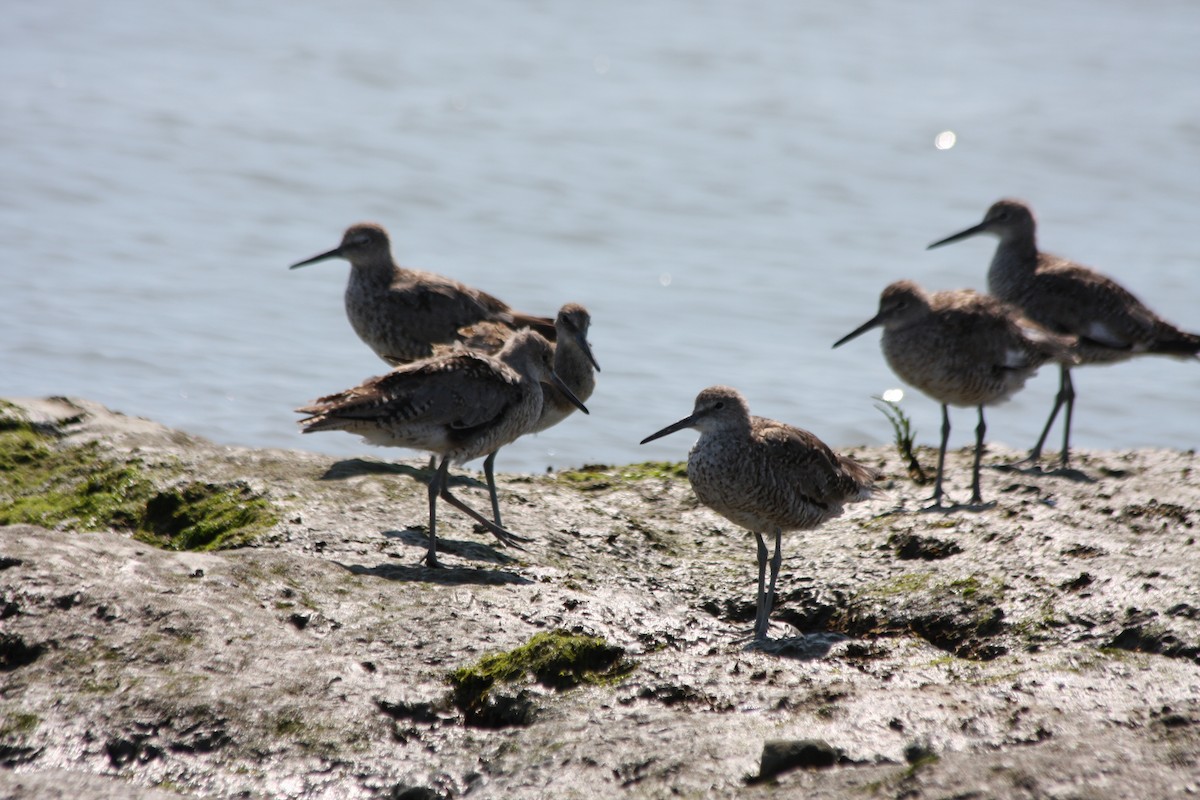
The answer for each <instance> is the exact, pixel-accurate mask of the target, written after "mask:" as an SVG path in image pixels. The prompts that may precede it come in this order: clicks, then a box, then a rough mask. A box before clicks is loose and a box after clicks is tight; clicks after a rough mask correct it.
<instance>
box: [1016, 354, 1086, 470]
mask: <svg viewBox="0 0 1200 800" xmlns="http://www.w3.org/2000/svg"><path fill="white" fill-rule="evenodd" d="M1058 370H1059V371H1058V394H1056V395H1055V396H1054V408H1052V409H1050V419H1048V420H1046V427H1044V428H1042V435H1041V436H1039V437H1038V440H1037V444H1035V445H1034V446H1033V449H1032V450H1030V451H1029V457H1028V458H1026V459H1025V460H1026V461H1030V462H1034V463H1036V462H1037V460H1038V459H1039V458H1041V457H1042V446H1043V445H1044V444H1046V436H1047V435H1049V433H1050V427H1051V426H1052V425H1054V420H1055V418H1056V417H1058V410H1059V409H1060V408H1062V405H1063V403H1065V402H1067V397H1068V396H1069V397H1070V398H1071V401H1072V403H1074V400H1075V388H1074V387H1073V386H1072V385H1071V369H1070V367H1067V366H1066V365H1065V364H1059V366H1058ZM1070 415H1071V406H1070V405H1068V406H1067V416H1068V418H1070ZM1070 430H1071V425H1070V423H1069V422H1068V423H1067V435H1068V436H1070ZM1064 453H1065V451H1064Z"/></svg>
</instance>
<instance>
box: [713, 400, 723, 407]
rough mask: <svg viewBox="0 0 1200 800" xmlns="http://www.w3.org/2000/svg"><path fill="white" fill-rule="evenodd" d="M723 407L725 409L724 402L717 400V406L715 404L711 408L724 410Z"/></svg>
mask: <svg viewBox="0 0 1200 800" xmlns="http://www.w3.org/2000/svg"><path fill="white" fill-rule="evenodd" d="M724 407H725V401H724V400H718V401H717V404H716V405H715V406H713V408H716V409H721V408H724Z"/></svg>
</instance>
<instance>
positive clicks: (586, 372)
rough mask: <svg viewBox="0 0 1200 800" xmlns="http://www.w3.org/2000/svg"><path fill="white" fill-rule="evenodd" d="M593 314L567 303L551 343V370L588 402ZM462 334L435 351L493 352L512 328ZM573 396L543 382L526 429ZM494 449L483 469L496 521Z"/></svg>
mask: <svg viewBox="0 0 1200 800" xmlns="http://www.w3.org/2000/svg"><path fill="white" fill-rule="evenodd" d="M591 322H592V318H591V315H590V314H588V310H587V309H586V308H584V307H583V306H582V305H580V304H579V303H567V304H566V305H564V306H563V307H562V308H561V309H559V311H558V316H557V317H556V318H555V320H554V329H555V333H556V336H555V338H556V341H557V344H555V346H554V372H555V374H557V375H558V377H559V378H561V379H562V382H563V383H565V384H566V385H567V388H569V389H570V390H571V392H572V393H573V394H574V396H575V398H577V399H578V400H582V401H584V402H587V400H588V398H589V397H591V396H592V392H593V391H594V390H595V388H596V373H597V372H599V371H600V365H599V364H598V363H597V362H596V358H595V356H593V355H592V347H591V345H590V344H588V340H587V333H588V327H589V326H590V325H591ZM459 333H460V334H461V336H462V338H461V339H460V340H459V341H458V342H455V343H454V344H453V345H438V347H437V348H435V352H439V353H453V352H460V351H462V350H464V349H466V350H476V351H478V352H481V353H495V352H497V351H499V350H500V348H501V347H503V346H504V344H505V342H507V341H508V340H509V339H510V338H511V337H512V336H513V331H512V329H511V328H508V327H506V326H504V325H501V324H499V323H496V322H491V321H487V322H480V323H476V324H475V325H471V326H468V327H466V328H464V329H462V330H461V331H460V332H459ZM576 407H577V406H576V405H575V403H574V402H573V401H572V398H570V397H567V395H566V394H564V393H563V392H562V390H560V389H559V388H558V387H557V386H556V385H555V384H554V383H552V382H543V383H542V414H541V416H540V417H539V418H538V421H537V422H536V423H534V425H533V427H531V428H530V429H529V430H528V431H526V433H539V432H541V431H544V430H546V429H547V428H549V427H552V426H554V425H557V424H558V423H560V422H562V421H563V420H564V419H566V418H567V417H568V416H570V415H571V414H572V413H573V412H574V411H575V409H576ZM498 452H499V451H497V450H493V451H492V452H491V453H490V454H489V455H488V457H487V458H486V459H485V460H484V462H483V473H484V475H485V476H486V477H487V481H488V486H489V487H490V488H491V490H492V492H491V501H492V519H493V520H494V521H495V523H496V524H497V525H503V524H504V523H502V522H501V521H500V502H499V500H498V498H497V497H496V492H495V486H496V483H495V478H494V470H495V464H496V455H497V453H498Z"/></svg>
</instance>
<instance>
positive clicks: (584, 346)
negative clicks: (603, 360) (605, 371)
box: [575, 333, 600, 372]
mask: <svg viewBox="0 0 1200 800" xmlns="http://www.w3.org/2000/svg"><path fill="white" fill-rule="evenodd" d="M575 341H576V342H577V343H578V344H579V349H580V350H582V351H583V354H584V355H585V356H587V360H588V361H590V362H592V366H593V367H595V368H596V372H599V371H600V362H598V361H597V360H596V357H595V356H594V355H592V346H591V345H590V344H588V340H587V337H586V336H584V335H583V334H582V333H576V334H575Z"/></svg>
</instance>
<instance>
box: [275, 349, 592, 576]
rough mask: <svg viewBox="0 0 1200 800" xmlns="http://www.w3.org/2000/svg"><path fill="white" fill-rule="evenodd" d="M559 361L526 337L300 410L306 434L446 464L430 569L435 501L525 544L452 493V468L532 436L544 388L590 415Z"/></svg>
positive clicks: (400, 371)
mask: <svg viewBox="0 0 1200 800" xmlns="http://www.w3.org/2000/svg"><path fill="white" fill-rule="evenodd" d="M553 359H554V353H553V350H552V348H551V346H550V343H549V342H547V341H546V340H545V339H544V338H543V337H542V336H541V335H539V334H537V333H535V332H533V331H530V330H523V331H520V332H518V333H517V334H515V335H514V336H513V337H512V338H511V339H509V340H508V342H506V343H505V345H504V347H503V348H502V349H501V350H500V352H499V353H497V354H496V355H495V356H488V355H483V354H480V353H474V352H468V351H464V352H460V353H453V354H448V355H443V356H436V357H433V358H429V359H426V360H424V361H418V362H415V363H413V364H406V365H404V366H401V367H397V368H396V369H394V370H392V371H391V372H389V373H388V374H387V375H382V376H380V377H377V378H371V379H369V380H367V381H366V382H365V383H363V384H362V385H360V386H356V387H354V388H353V389H347V390H346V391H344V392H340V393H338V394H334V395H329V396H328V397H322V398H321V399H319V400H317V401H316V402H314V403H313V404H312V405H308V406H305V407H303V408H299V409H296V410H297V411H298V412H300V413H302V414H308V415H309V416H307V417H305V418H304V419H302V420H300V424H301V425H303V426H304V433H316V432H317V431H333V430H336V431H346V432H348V433H355V434H358V435H359V436H362V437H363V439H364V440H366V441H367V442H369V443H371V444H375V445H381V446H384V447H410V448H413V449H415V450H426V451H428V452H431V453H433V454H435V455H437V456H441V463H440V464H439V465H438V468H437V471H436V472H435V473H434V476H433V478H432V479H431V480H430V482H429V551H428V553H427V554H426V555H425V558H424V559H423V560H424V561H425V563H426V564H427V565H428V566H430V567H438V566H440V564H439V563H438V560H437V499H438V497H441V498H442V499H444V500H445V501H446V502H448V503H450V504H451V505H453V506H454V507H455V508H458V509H460V510H461V511H463V512H464V513H466V514H467V515H469V516H470V517H472V518H473V519H475V520H476V521H477V522H479V523H480V524H482V525H483V526H484V527H486V528H487V529H488V530H489V531H491V532H492V534H493V535H495V536H496V538H497V539H499V540H500V542H501V543H502V544H507V545H514V546H519V544H518V543H519V542H522V541H528V540H527V539H525V538H524V537H521V536H517V535H516V534H514V533H512V532H510V531H508V530H506V529H504V528H503V527H501V526H500V525H498V524H496V523H494V522H491V521H490V520H488V519H487V518H486V517H484V516H482V515H481V514H479V513H478V512H476V511H475V510H474V509H472V508H471V507H470V506H468V505H466V504H465V503H463V502H462V501H461V500H459V499H458V498H457V497H455V496H454V495H452V494H451V493H450V489H449V486H448V485H447V473H448V470H449V466H450V463H451V462H455V463H463V462H466V461H470V460H471V459H474V458H478V457H479V456H482V455H486V454H489V453H492V452H494V451H495V450H497V449H498V448H500V447H502V446H504V445H506V444H508V443H509V442H511V441H513V440H514V439H516V438H518V437H519V436H522V435H523V434H525V433H528V432H529V431H530V430H531V429H532V428H533V426H534V425H536V424H537V422H538V420H539V419H540V418H541V414H542V404H543V402H542V389H541V386H540V383H541V382H542V381H545V382H549V383H553V384H555V385H556V386H557V388H558V389H559V391H561V392H563V394H564V396H565V397H567V398H568V400H569V401H571V402H572V403H574V405H575V407H577V408H578V409H579V410H580V411H583V412H584V413H585V414H586V413H587V408H585V407H584V405H583V403H581V402H579V399H578V398H576V397H575V395H574V394H573V393H572V392H571V390H570V389H569V388H567V386H566V385H565V384H564V383H563V382H562V380H561V379H560V378H559V377H558V376H557V375H556V374H555V373H554V363H553Z"/></svg>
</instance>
